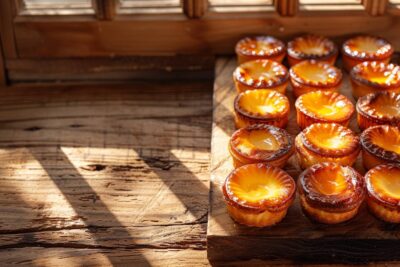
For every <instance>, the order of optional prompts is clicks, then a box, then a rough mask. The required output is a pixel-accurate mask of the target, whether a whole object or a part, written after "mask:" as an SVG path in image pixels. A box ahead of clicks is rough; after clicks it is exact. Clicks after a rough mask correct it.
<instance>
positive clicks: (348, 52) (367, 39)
mask: <svg viewBox="0 0 400 267" xmlns="http://www.w3.org/2000/svg"><path fill="white" fill-rule="evenodd" d="M393 52H394V49H393V46H392V45H391V44H390V43H389V42H388V41H386V40H385V39H383V38H380V37H375V36H369V35H359V36H356V37H353V38H351V39H349V40H347V41H345V42H344V43H343V46H342V54H343V65H344V68H345V69H346V70H347V71H350V70H351V69H352V68H353V67H354V66H356V65H358V64H360V63H362V62H365V61H378V62H383V63H388V62H389V61H390V59H391V57H392V54H393Z"/></svg>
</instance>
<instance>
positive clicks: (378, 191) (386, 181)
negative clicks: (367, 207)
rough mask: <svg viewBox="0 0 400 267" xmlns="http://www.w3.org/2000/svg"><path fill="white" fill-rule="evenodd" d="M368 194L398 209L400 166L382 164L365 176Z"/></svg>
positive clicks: (399, 200)
mask: <svg viewBox="0 0 400 267" xmlns="http://www.w3.org/2000/svg"><path fill="white" fill-rule="evenodd" d="M365 182H366V185H367V189H368V194H369V195H370V196H372V197H373V198H375V199H377V200H378V201H379V202H381V203H383V204H385V205H387V206H391V207H394V208H400V165H398V164H382V165H378V166H376V167H375V168H373V169H371V170H369V171H368V172H367V174H365Z"/></svg>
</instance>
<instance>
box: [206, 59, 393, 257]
mask: <svg viewBox="0 0 400 267" xmlns="http://www.w3.org/2000/svg"><path fill="white" fill-rule="evenodd" d="M235 67H236V62H235V60H234V59H227V58H224V59H220V60H218V61H217V67H216V79H215V83H214V103H213V110H214V111H213V127H212V143H211V185H210V194H211V196H210V201H211V204H210V212H209V220H208V230H207V245H208V247H207V249H208V257H209V259H210V260H213V261H226V260H249V259H253V258H254V259H264V260H269V261H270V263H271V262H275V263H282V262H288V261H289V262H293V261H294V262H295V263H306V262H320V263H321V262H346V263H349V262H369V261H379V260H399V259H400V253H399V251H397V250H393V249H391V248H394V247H397V246H399V245H400V227H399V226H398V225H391V224H385V223H383V222H381V221H379V220H377V219H375V218H374V217H373V216H372V215H370V213H369V212H367V210H366V207H364V206H363V207H362V209H361V211H360V212H359V214H358V215H357V216H356V217H355V218H354V219H353V220H351V221H349V222H346V223H343V224H339V225H334V226H327V225H322V224H315V223H313V222H311V221H310V220H309V219H308V218H307V217H305V215H303V213H302V211H301V208H300V205H299V203H298V200H296V201H295V203H294V204H293V205H292V206H291V207H290V209H289V212H288V214H287V216H286V218H285V219H284V220H283V221H282V222H281V223H279V224H278V225H276V226H274V227H272V228H263V229H258V228H250V227H245V226H242V225H239V224H236V223H234V222H233V221H232V219H231V218H230V217H229V215H228V214H227V212H226V207H225V203H224V201H223V197H222V194H221V190H220V188H221V186H222V184H223V182H224V180H225V178H226V177H227V175H228V174H229V173H230V172H231V171H232V170H233V165H232V162H231V157H230V155H229V152H228V150H227V146H228V142H229V138H230V136H231V134H232V133H233V132H234V122H233V104H232V103H233V99H234V97H235V95H236V91H235V88H234V84H233V81H232V72H233V70H234V68H235ZM341 92H342V93H343V94H344V95H346V96H348V97H349V98H350V99H351V100H352V101H353V102H354V99H353V98H352V96H351V89H350V83H349V80H348V77H347V75H345V80H344V83H343V85H342V88H341ZM287 95H288V97H289V100H290V102H291V113H290V118H289V126H288V128H287V130H288V132H289V133H290V134H291V135H293V136H295V135H296V134H297V133H298V132H299V128H298V127H297V125H296V122H295V121H296V116H295V110H294V106H293V104H294V99H293V97H292V94H291V88H289V92H288V93H287ZM350 127H351V128H352V129H353V130H354V131H356V132H359V129H358V127H357V123H356V120H355V116H354V117H353V120H352V121H351V125H350ZM355 168H356V169H357V170H358V171H359V172H360V173H362V174H364V173H365V170H364V169H363V168H362V164H361V159H360V158H359V159H358V161H357V163H356V165H355ZM285 170H286V171H287V172H288V173H289V174H290V175H291V176H292V177H293V178H295V179H296V178H297V177H298V175H299V173H300V172H301V170H300V168H299V166H298V164H297V160H296V158H295V156H293V157H291V158H290V159H289V162H288V164H287V165H286V166H285ZM222 247H223V248H224V249H223V250H222V249H219V248H222Z"/></svg>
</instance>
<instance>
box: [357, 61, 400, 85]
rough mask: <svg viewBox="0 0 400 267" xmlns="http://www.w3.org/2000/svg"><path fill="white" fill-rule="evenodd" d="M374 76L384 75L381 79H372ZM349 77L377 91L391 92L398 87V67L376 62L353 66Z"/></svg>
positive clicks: (399, 75) (399, 77)
mask: <svg viewBox="0 0 400 267" xmlns="http://www.w3.org/2000/svg"><path fill="white" fill-rule="evenodd" d="M375 75H384V76H383V77H386V78H383V79H380V80H376V79H373V77H374V76H375ZM350 76H351V78H352V79H353V80H354V81H357V82H359V83H361V84H364V85H366V86H369V87H373V88H376V89H379V90H391V89H395V88H398V87H400V66H398V65H396V64H386V63H382V62H376V61H372V62H369V61H366V62H363V63H361V64H358V65H357V66H355V67H354V68H353V69H352V70H351V72H350Z"/></svg>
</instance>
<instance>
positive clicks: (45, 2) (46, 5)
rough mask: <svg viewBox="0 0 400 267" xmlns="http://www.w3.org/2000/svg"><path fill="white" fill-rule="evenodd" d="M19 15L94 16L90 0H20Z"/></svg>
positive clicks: (18, 3)
mask: <svg viewBox="0 0 400 267" xmlns="http://www.w3.org/2000/svg"><path fill="white" fill-rule="evenodd" d="M17 5H18V10H19V14H21V15H77V14H94V13H95V10H94V5H93V3H92V1H91V0H20V1H18V2H17Z"/></svg>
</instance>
